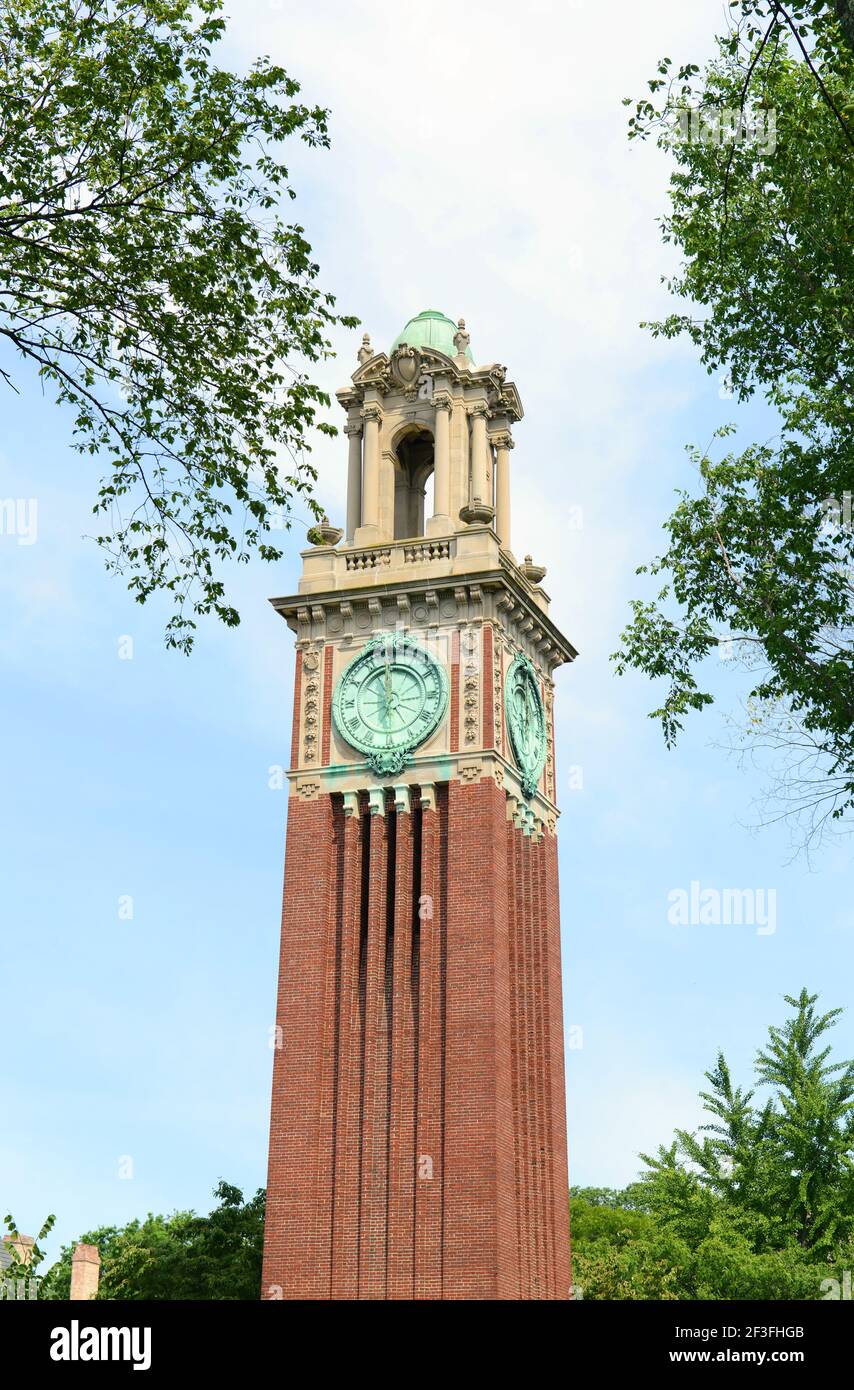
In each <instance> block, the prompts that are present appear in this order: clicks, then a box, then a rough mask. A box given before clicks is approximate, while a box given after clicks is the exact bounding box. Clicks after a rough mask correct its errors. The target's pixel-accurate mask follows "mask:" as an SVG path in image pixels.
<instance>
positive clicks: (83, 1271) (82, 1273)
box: [71, 1242, 101, 1301]
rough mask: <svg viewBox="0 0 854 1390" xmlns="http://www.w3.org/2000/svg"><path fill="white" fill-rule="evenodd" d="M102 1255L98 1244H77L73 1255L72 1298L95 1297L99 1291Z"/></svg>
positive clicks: (73, 1299)
mask: <svg viewBox="0 0 854 1390" xmlns="http://www.w3.org/2000/svg"><path fill="white" fill-rule="evenodd" d="M100 1273H101V1256H100V1254H99V1253H98V1247H97V1245H83V1244H82V1242H81V1243H80V1244H79V1245H75V1247H74V1253H73V1254H72V1256H71V1299H72V1301H75V1300H80V1299H89V1298H94V1297H95V1295H96V1293H97V1292H98V1279H99V1277H100Z"/></svg>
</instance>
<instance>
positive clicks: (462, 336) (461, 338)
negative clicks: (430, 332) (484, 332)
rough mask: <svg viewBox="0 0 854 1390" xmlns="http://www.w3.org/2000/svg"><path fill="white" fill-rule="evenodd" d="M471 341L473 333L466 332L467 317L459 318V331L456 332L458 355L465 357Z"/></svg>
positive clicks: (455, 343) (455, 342)
mask: <svg viewBox="0 0 854 1390" xmlns="http://www.w3.org/2000/svg"><path fill="white" fill-rule="evenodd" d="M470 342H471V334H470V333H468V332H466V321H465V319H458V320H457V331H456V333H455V334H454V347H455V348H456V349H457V356H458V357H465V355H466V348H467V347H468V345H469V343H470Z"/></svg>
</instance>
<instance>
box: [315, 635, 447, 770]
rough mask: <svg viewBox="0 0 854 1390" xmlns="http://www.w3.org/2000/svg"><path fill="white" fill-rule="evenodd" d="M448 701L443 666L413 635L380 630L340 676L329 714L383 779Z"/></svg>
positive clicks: (406, 755) (429, 728)
mask: <svg viewBox="0 0 854 1390" xmlns="http://www.w3.org/2000/svg"><path fill="white" fill-rule="evenodd" d="M447 705H448V678H447V676H446V674H445V671H444V668H443V667H442V666H440V665H439V663H438V661H436V660H435V659H434V658H433V657H432V656H431V655H430V653H429V652H428V651H425V649H424V648H423V647H421V646H419V644H418V643H417V642H416V641H414V639H413V638H411V637H409V636H407V635H405V634H403V633H397V632H385V633H380V635H379V636H378V637H375V638H373V639H372V641H370V642H369V643H368V644H367V646H366V647H364V648H363V650H362V651H361V652H360V653H359V655H358V656H357V657H356V658H355V659H354V660H353V661H352V662H351V663H350V665H349V666H348V667H347V670H346V671H345V672H344V674H343V675H342V676H341V678H340V680H339V681H338V684H337V686H336V687H335V694H334V695H333V697H332V716H333V718H334V720H335V727H336V728H337V730H338V732H339V733H340V735H341V737H342V738H344V739H346V741H347V742H348V743H349V744H350V745H351V747H353V748H355V749H357V751H358V752H360V753H364V754H365V757H366V758H367V761H368V764H369V765H370V767H372V768H373V770H374V772H376V773H377V774H378V775H379V776H381V777H382V776H389V775H392V774H394V773H397V772H400V770H401V769H402V768H403V767H404V766H405V765H406V763H407V762H408V760H409V755H410V754H411V753H412V751H413V749H415V748H417V747H418V745H419V744H420V743H423V742H424V740H425V739H426V738H429V736H430V735H431V734H432V733H433V731H434V729H436V728H437V727H438V725H439V723H440V722H441V720H442V718H443V716H444V713H445V710H446V709H447Z"/></svg>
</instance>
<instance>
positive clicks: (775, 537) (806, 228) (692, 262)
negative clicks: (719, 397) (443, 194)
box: [614, 0, 854, 840]
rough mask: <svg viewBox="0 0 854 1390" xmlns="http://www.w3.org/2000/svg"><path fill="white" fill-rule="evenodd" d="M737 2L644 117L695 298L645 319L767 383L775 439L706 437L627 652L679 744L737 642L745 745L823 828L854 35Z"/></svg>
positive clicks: (840, 626) (844, 712) (728, 369)
mask: <svg viewBox="0 0 854 1390" xmlns="http://www.w3.org/2000/svg"><path fill="white" fill-rule="evenodd" d="M730 10H731V12H732V18H733V22H732V27H731V29H730V30H729V32H728V33H727V34H726V35H725V36H724V37H721V38H719V40H718V51H717V56H716V58H715V59H714V61H713V62H711V63H710V64H708V65H707V66H706V67H705V69H704V70H702V71H701V70H700V68H699V67H698V65H697V64H693V63H686V64H683V65H682V66H681V67H680V68H679V69H678V70H676V71H674V69H673V65H672V63H671V60H670V59H669V58H665V59H663V60H662V62H661V63H660V64H659V68H658V74H657V76H656V77H655V78H654V79H653V80H652V81H650V82H649V84H648V86H649V93H650V94H649V96H648V97H645V98H643V99H642V100H640V101H639V102H637V103H636V105H635V109H634V114H633V115H632V117H631V119H630V122H629V126H630V131H629V133H630V136H631V138H635V139H648V138H650V137H652V138H655V139H656V140H657V142H658V144H659V145H660V146H661V147H662V148H664V149H665V150H666V151H667V152H668V154H669V155H670V157H671V158H672V160H673V162H674V170H673V173H672V175H671V179H670V189H669V200H670V209H669V212H668V214H667V215H666V216H665V217H664V218H663V219H662V223H661V226H662V235H663V239H664V241H665V242H666V243H670V244H672V245H673V246H674V247H676V249H677V250H678V252H679V253H680V257H681V264H680V268H679V270H678V272H677V274H676V275H675V276H674V277H673V278H672V279H671V280H670V281H669V282H668V285H669V288H670V290H671V291H672V292H673V294H674V295H675V296H676V297H677V298H679V299H681V300H682V301H684V302H685V304H686V307H685V308H684V309H682V310H679V311H676V312H673V313H672V314H670V315H669V316H668V317H667V318H665V319H664V320H663V321H660V322H657V323H653V324H649V325H647V326H648V327H649V328H650V329H651V331H652V333H653V334H654V335H656V336H660V337H663V338H675V337H678V336H682V335H687V337H689V338H690V339H691V341H692V342H693V343H694V344H696V346H697V348H698V350H699V353H700V357H701V360H702V362H703V363H704V365H705V366H706V368H707V370H708V371H709V372H710V373H712V372H725V373H726V376H727V379H728V382H729V384H730V386H731V389H732V392H733V394H734V396H735V397H736V398H738V399H739V400H742V401H744V400H747V399H749V398H750V397H751V396H752V395H754V394H755V393H760V394H761V395H763V396H764V397H765V398H766V400H767V401H768V402H769V403H770V404H771V405H772V406H773V407H774V409H775V411H776V412H777V414H778V415H779V420H780V433H779V436H778V437H777V438H776V439H775V440H772V441H770V442H767V441H766V442H763V443H757V444H754V445H751V446H750V447H748V448H746V449H745V450H743V451H742V452H740V453H729V454H726V455H725V456H724V457H722V458H714V457H712V455H711V454H710V453H709V451H701V450H698V449H694V448H692V449H690V450H689V456H690V459H691V462H692V464H693V466H694V468H695V470H696V474H697V478H698V483H699V487H698V489H697V490H692V491H683V492H681V493H680V496H679V501H678V504H677V506H676V508H675V510H674V512H673V513H672V515H671V516H670V517H669V518H668V519H667V521H666V522H665V524H664V530H665V532H666V535H667V545H666V548H665V550H664V551H663V553H662V554H661V555H660V556H658V557H657V558H656V559H655V560H654V561H653V562H652V563H651V564H650V565H649V566H644V567H642V569H641V570H639V573H647V572H648V573H650V574H651V575H653V576H664V577H665V579H664V583H663V586H662V587H661V588H660V589H659V591H658V593H657V596H656V597H655V598H654V599H652V600H640V599H639V600H636V601H635V602H634V603H633V605H632V620H631V622H630V624H629V626H628V627H627V629H626V631H625V632H624V633H623V637H622V645H621V648H620V650H619V651H618V652H617V653H615V657H614V659H615V662H616V667H617V670H618V671H619V672H620V673H622V672H623V671H625V670H626V669H628V668H630V667H634V668H636V669H638V670H641V671H643V672H644V673H645V674H647V675H648V676H650V677H653V678H660V679H662V680H663V681H664V682H665V683H666V689H665V694H664V699H663V702H662V703H661V705H660V706H659V707H658V708H657V709H655V710H654V711H653V712H652V717H653V718H657V719H659V720H660V721H661V724H662V727H663V731H664V735H665V739H666V741H667V743H668V745H670V744H672V743H673V742H674V740H675V739H676V737H677V735H678V733H679V731H680V730H681V728H682V726H683V722H684V718H685V716H686V714H687V713H688V712H690V711H692V710H701V709H703V708H704V707H705V706H707V705H709V704H711V703H712V698H713V697H712V695H711V694H710V693H709V690H708V689H707V688H704V687H705V685H706V681H705V675H704V670H705V667H704V663H706V661H707V659H708V658H709V657H710V656H711V655H712V654H713V653H715V652H717V651H718V650H719V646H720V643H721V642H722V641H724V642H727V643H728V644H729V645H730V647H731V649H732V652H733V654H734V655H736V656H740V657H741V659H742V663H743V665H744V666H745V667H746V668H747V669H748V670H749V671H750V672H751V674H752V684H751V687H750V693H749V696H748V714H749V718H748V723H747V726H746V733H747V735H748V740H753V739H755V740H756V743H755V744H754V745H753V746H755V747H757V748H758V747H760V746H763V747H770V748H771V749H773V750H774V751H775V753H782V754H783V761H782V764H781V772H780V777H781V782H780V785H779V787H778V789H777V790H778V793H779V796H780V797H781V799H782V814H784V815H787V816H792V817H793V818H794V819H795V820H798V821H800V823H801V825H802V826H803V828H804V829H805V831H806V837H807V840H809V839H810V838H811V837H812V836H813V835H814V834H817V833H818V832H819V831H820V830H821V829H822V828H823V827H825V826H826V825H827V823H828V821H832V820H839V819H840V818H841V817H843V816H844V815H845V814H846V812H849V811H850V810H851V808H852V806H854V732H852V731H854V676H852V662H851V657H852V634H853V633H854V518H852V515H851V496H852V492H854V444H852V440H854V198H852V186H854V185H852V175H854V43H852V41H851V29H850V18H851V16H850V7H849V6H848V5H847V0H840V3H839V5H838V6H832V5H831V6H829V5H826V4H821V3H817V0H816V2H813V3H803V4H795V5H790V6H788V7H785V8H784V7H783V6H781V5H780V4H777V3H775V0H735V3H734V4H733V5H731V6H730ZM837 10H838V14H837ZM846 16H847V19H846ZM846 25H847V26H848V27H846ZM730 432H731V427H725V428H724V429H723V430H722V431H720V432H719V434H720V435H721V436H723V435H726V434H728V433H730Z"/></svg>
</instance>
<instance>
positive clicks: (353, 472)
mask: <svg viewBox="0 0 854 1390" xmlns="http://www.w3.org/2000/svg"><path fill="white" fill-rule="evenodd" d="M344 433H345V434H346V435H347V436H348V437H349V440H350V453H349V458H348V462H347V544H348V545H352V544H353V537H354V536H355V534H356V530H357V528H358V527H359V526H361V524H362V422H361V420H351V421H350V423H349V424H347V425H345V426H344Z"/></svg>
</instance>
